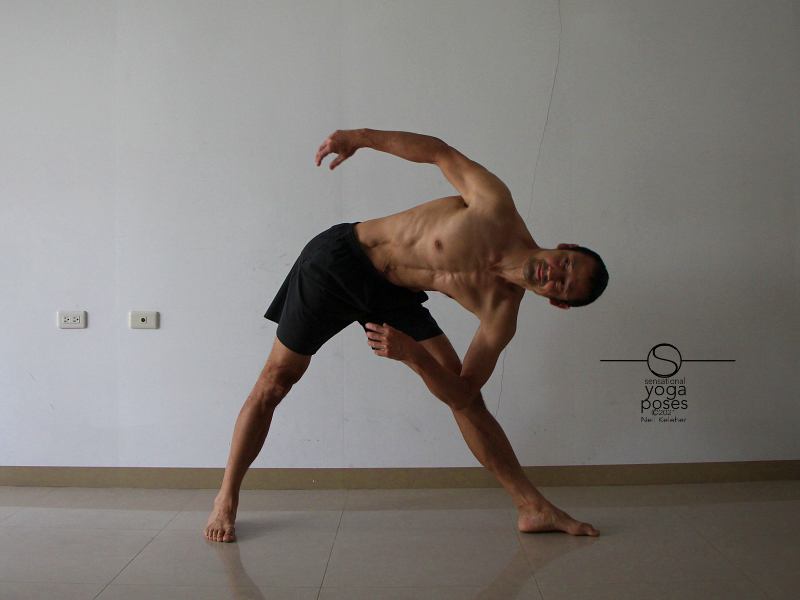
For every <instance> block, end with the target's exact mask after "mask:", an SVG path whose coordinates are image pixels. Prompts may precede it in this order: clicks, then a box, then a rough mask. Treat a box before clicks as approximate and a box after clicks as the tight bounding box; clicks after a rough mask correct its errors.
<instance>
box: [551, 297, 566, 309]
mask: <svg viewBox="0 0 800 600" xmlns="http://www.w3.org/2000/svg"><path fill="white" fill-rule="evenodd" d="M550 304H552V305H553V306H557V307H558V308H569V304H567V303H566V302H562V301H559V300H554V299H553V298H550Z"/></svg>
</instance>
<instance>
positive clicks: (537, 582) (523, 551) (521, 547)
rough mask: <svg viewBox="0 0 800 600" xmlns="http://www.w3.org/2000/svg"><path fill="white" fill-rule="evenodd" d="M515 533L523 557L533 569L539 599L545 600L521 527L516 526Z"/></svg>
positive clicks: (532, 573)
mask: <svg viewBox="0 0 800 600" xmlns="http://www.w3.org/2000/svg"><path fill="white" fill-rule="evenodd" d="M514 531H515V532H516V534H517V544H519V549H520V550H522V555H523V556H524V557H525V562H526V563H528V567H530V569H531V576H532V577H533V582H534V583H535V584H536V589H537V591H538V592H539V597H540V598H541V599H542V600H544V594H543V593H542V588H541V587H540V586H539V580H538V579H537V577H536V569H534V568H533V565H532V564H531V561H530V559H529V558H528V553H527V552H525V546H523V545H522V532H521V531H520V530H519V527H517V526H516V525H515V526H514Z"/></svg>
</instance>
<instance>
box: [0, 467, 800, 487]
mask: <svg viewBox="0 0 800 600" xmlns="http://www.w3.org/2000/svg"><path fill="white" fill-rule="evenodd" d="M524 470H525V473H526V474H527V476H528V478H529V479H530V480H531V481H532V482H533V484H534V485H536V486H577V485H652V484H670V483H709V482H734V481H767V480H780V479H800V460H768V461H746V462H705V463H660V464H633V465H575V466H562V467H525V468H524ZM223 473H224V469H191V468H185V469H184V468H158V467H0V485H8V486H44V487H130V488H173V489H216V488H218V487H219V485H220V482H221V481H222V475H223ZM477 487H499V484H498V482H497V480H496V479H495V478H494V477H493V476H492V474H491V473H490V472H489V471H487V470H486V469H484V468H482V467H441V468H400V469H250V470H249V471H248V472H247V475H246V477H245V479H244V482H243V483H242V488H243V489H253V490H286V489H303V490H306V489H391V488H477Z"/></svg>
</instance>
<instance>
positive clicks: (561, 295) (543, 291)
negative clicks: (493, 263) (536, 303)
mask: <svg viewBox="0 0 800 600" xmlns="http://www.w3.org/2000/svg"><path fill="white" fill-rule="evenodd" d="M569 246H570V244H559V245H558V248H556V249H554V250H539V251H538V252H536V253H535V254H533V255H531V258H530V260H529V261H528V263H527V264H526V265H525V278H526V279H527V280H528V283H529V287H528V289H529V290H531V291H532V292H533V293H535V294H538V295H540V296H545V297H546V298H550V304H552V305H553V306H558V307H559V308H569V304H567V303H566V301H567V300H579V299H581V298H585V297H586V296H587V295H588V294H589V288H590V284H589V278H590V277H591V275H592V272H593V271H594V269H595V268H596V264H595V260H594V259H593V258H592V257H591V256H586V255H585V254H582V253H581V252H575V251H574V250H570V249H569Z"/></svg>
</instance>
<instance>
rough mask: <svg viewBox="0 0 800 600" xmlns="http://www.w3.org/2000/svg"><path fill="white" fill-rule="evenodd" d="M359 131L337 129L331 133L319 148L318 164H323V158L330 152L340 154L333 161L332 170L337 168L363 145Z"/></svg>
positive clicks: (316, 160)
mask: <svg viewBox="0 0 800 600" xmlns="http://www.w3.org/2000/svg"><path fill="white" fill-rule="evenodd" d="M359 142H360V139H359V133H358V130H356V129H346V130H342V129H337V130H336V131H334V132H333V133H332V134H330V135H329V136H328V137H327V138H326V139H325V141H324V142H322V145H321V146H320V147H319V150H317V156H316V158H315V162H316V164H317V166H320V164H322V159H323V158H325V157H326V156H328V154H330V153H334V154H338V155H339V156H337V157H336V159H335V160H333V161H332V162H331V166H330V168H331V170H333V169H335V168H336V167H337V166H339V165H340V164H341V163H342V162H344V161H345V160H347V159H348V158H350V157H351V156H353V154H355V153H356V150H358V149H359V148H360V147H361V144H360V143H359Z"/></svg>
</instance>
